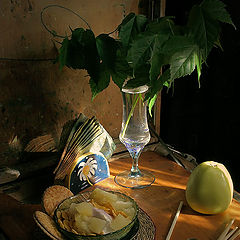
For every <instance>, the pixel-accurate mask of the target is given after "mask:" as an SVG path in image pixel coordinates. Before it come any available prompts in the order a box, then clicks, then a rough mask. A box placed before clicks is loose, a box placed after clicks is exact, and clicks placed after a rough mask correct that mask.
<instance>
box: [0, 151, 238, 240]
mask: <svg viewBox="0 0 240 240" xmlns="http://www.w3.org/2000/svg"><path fill="white" fill-rule="evenodd" d="M139 165H140V169H141V168H142V169H147V170H150V171H152V172H153V174H154V175H155V177H156V180H155V182H154V183H153V184H152V186H150V187H147V188H143V189H126V188H123V187H120V186H118V185H116V183H115V182H114V176H115V175H116V174H117V173H119V172H121V171H123V170H126V169H128V168H130V167H131V159H130V158H125V159H119V160H115V161H113V162H110V172H111V176H110V177H109V178H108V179H105V180H103V181H101V182H99V183H98V184H96V185H94V186H93V187H91V188H90V189H87V190H91V189H93V188H95V187H101V188H103V189H106V190H115V191H121V192H123V193H125V194H127V195H129V196H131V197H132V198H134V199H135V200H136V202H137V203H138V205H139V207H141V208H142V209H143V210H144V211H145V212H146V213H147V214H148V215H149V216H150V217H151V218H152V220H153V222H154V224H155V226H156V240H164V239H165V238H166V236H167V233H168V230H169V228H170V225H171V222H172V220H173V218H174V215H175V212H176V210H177V208H178V205H179V202H180V201H181V200H182V201H183V202H184V204H183V208H182V211H181V214H180V216H179V218H178V220H177V223H176V226H175V228H174V231H173V234H172V237H171V240H187V239H189V238H197V239H198V240H216V239H217V237H218V236H219V235H220V233H221V232H222V231H223V229H224V227H225V225H226V224H227V223H228V222H229V220H230V219H231V218H235V219H236V220H235V223H234V225H233V227H235V226H240V204H239V203H238V202H237V201H236V200H233V201H232V203H231V205H230V207H229V208H228V209H227V210H226V211H225V212H224V213H221V214H217V215H203V214H199V213H197V212H195V211H193V210H191V208H190V207H189V206H188V204H187V202H186V199H185V188H186V183H187V180H188V177H189V175H190V173H189V172H188V171H186V170H185V169H183V168H182V167H180V166H178V165H177V164H176V163H175V162H173V161H170V160H168V159H166V158H163V157H161V156H160V155H158V154H157V153H156V152H144V153H142V155H141V157H140V161H139ZM37 209H41V206H40V205H23V204H20V203H19V202H17V201H16V200H14V199H11V198H10V197H9V196H6V195H3V194H2V195H0V229H2V230H3V232H4V233H5V234H6V235H7V236H8V237H9V239H11V240H12V239H33V238H32V236H33V235H32V234H33V233H35V234H36V229H35V228H36V225H35V224H34V223H33V219H32V213H33V211H34V210H37ZM10 222H11V224H10ZM16 236H17V238H16ZM34 239H37V238H34ZM38 239H41V238H40V236H38ZM42 239H47V237H44V238H42ZM237 239H238V240H239V239H240V238H237ZM143 240H144V239H143Z"/></svg>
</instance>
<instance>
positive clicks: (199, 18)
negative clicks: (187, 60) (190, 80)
mask: <svg viewBox="0 0 240 240" xmlns="http://www.w3.org/2000/svg"><path fill="white" fill-rule="evenodd" d="M188 26H189V35H190V36H192V37H193V39H194V40H195V41H196V43H197V44H198V45H199V47H200V49H201V53H202V58H203V61H206V59H207V56H208V54H209V52H210V51H211V49H212V47H213V46H214V44H215V42H217V41H218V38H219V34H220V25H219V22H218V21H217V20H216V19H214V18H212V17H211V15H209V13H208V12H206V11H205V10H204V9H203V8H202V7H201V6H194V7H193V8H192V10H191V12H190V15H189V22H188Z"/></svg>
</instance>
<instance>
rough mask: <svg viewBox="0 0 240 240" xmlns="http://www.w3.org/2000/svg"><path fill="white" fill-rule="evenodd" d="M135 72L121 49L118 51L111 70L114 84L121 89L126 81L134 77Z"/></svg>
mask: <svg viewBox="0 0 240 240" xmlns="http://www.w3.org/2000/svg"><path fill="white" fill-rule="evenodd" d="M132 73H133V70H132V68H131V67H130V66H129V64H128V62H127V60H126V58H125V55H124V54H123V51H122V50H121V49H118V50H117V51H116V59H115V62H114V65H113V68H112V69H111V76H112V80H113V82H114V83H115V84H116V85H117V86H118V87H119V88H120V89H121V88H122V86H123V83H124V82H125V80H126V79H127V78H128V77H129V76H132Z"/></svg>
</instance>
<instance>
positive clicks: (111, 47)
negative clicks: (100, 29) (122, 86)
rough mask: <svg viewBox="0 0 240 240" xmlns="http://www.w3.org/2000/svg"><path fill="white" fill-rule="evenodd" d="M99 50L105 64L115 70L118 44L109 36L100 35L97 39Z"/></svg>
mask: <svg viewBox="0 0 240 240" xmlns="http://www.w3.org/2000/svg"><path fill="white" fill-rule="evenodd" d="M96 44H97V50H98V53H99V56H100V59H101V60H102V62H103V64H105V65H107V67H109V68H113V66H114V62H115V60H116V51H117V43H116V41H115V40H114V39H113V38H111V37H109V36H108V35H107V34H100V35H99V36H97V37H96Z"/></svg>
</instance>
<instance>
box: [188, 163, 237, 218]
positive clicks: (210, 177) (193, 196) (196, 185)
mask: <svg viewBox="0 0 240 240" xmlns="http://www.w3.org/2000/svg"><path fill="white" fill-rule="evenodd" d="M232 198H233V182H232V179H231V176H230V174H229V172H228V171H227V169H226V168H225V166H224V165H223V164H221V163H217V162H213V161H209V162H203V163H201V164H199V165H198V166H197V167H196V168H195V169H194V170H193V171H192V173H191V175H190V177H189V180H188V183H187V187H186V199H187V202H188V204H189V206H190V207H191V208H192V209H193V210H195V211H197V212H199V213H203V214H217V213H221V212H223V211H225V210H226V209H227V208H228V206H229V205H230V203H231V202H232Z"/></svg>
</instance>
